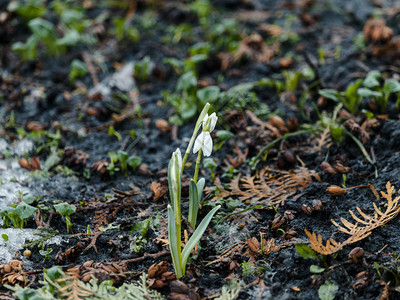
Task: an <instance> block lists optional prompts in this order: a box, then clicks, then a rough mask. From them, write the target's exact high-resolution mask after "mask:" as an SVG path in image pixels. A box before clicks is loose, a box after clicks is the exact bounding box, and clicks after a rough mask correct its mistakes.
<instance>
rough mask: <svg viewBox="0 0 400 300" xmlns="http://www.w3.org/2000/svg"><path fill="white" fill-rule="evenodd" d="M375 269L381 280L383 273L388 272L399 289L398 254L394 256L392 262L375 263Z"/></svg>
mask: <svg viewBox="0 0 400 300" xmlns="http://www.w3.org/2000/svg"><path fill="white" fill-rule="evenodd" d="M374 268H375V270H376V272H377V273H378V275H379V278H382V273H383V271H386V272H387V273H388V274H390V277H392V278H393V280H394V285H395V286H396V287H397V286H399V285H400V258H399V256H398V255H397V253H394V254H393V257H391V259H390V261H388V262H385V263H383V264H379V263H375V264H374Z"/></svg>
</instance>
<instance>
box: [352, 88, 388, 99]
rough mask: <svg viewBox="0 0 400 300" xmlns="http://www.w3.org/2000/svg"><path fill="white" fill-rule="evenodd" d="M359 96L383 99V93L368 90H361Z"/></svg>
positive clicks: (358, 92)
mask: <svg viewBox="0 0 400 300" xmlns="http://www.w3.org/2000/svg"><path fill="white" fill-rule="evenodd" d="M357 94H358V95H359V96H361V97H363V98H379V97H382V93H381V92H377V91H373V90H370V89H366V88H359V89H358V91H357Z"/></svg>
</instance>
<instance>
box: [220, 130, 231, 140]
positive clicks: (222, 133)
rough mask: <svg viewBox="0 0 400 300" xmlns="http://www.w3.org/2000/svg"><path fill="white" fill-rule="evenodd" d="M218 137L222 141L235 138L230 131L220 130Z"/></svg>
mask: <svg viewBox="0 0 400 300" xmlns="http://www.w3.org/2000/svg"><path fill="white" fill-rule="evenodd" d="M216 136H217V138H218V139H221V140H222V141H227V140H230V139H232V138H234V137H235V135H234V134H233V133H232V132H230V131H228V130H218V131H217V134H216Z"/></svg>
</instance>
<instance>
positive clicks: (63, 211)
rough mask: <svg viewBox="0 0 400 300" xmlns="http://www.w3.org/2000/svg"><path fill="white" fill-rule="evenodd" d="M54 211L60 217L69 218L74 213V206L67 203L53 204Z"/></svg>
mask: <svg viewBox="0 0 400 300" xmlns="http://www.w3.org/2000/svg"><path fill="white" fill-rule="evenodd" d="M54 209H55V210H56V212H58V213H59V214H60V215H62V216H69V215H72V214H73V213H75V212H76V206H74V205H71V204H68V203H59V204H55V205H54Z"/></svg>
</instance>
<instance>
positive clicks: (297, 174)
mask: <svg viewBox="0 0 400 300" xmlns="http://www.w3.org/2000/svg"><path fill="white" fill-rule="evenodd" d="M313 178H315V179H317V180H318V181H319V180H320V179H319V176H318V173H317V172H315V171H313V170H308V169H307V168H303V167H301V168H298V169H296V170H294V171H282V170H274V169H271V168H269V167H265V168H264V169H262V170H261V171H259V172H258V173H257V174H256V175H255V176H250V175H246V176H245V177H243V178H241V177H240V175H239V176H237V177H236V178H234V179H233V180H232V181H231V182H230V183H229V184H228V190H224V189H221V190H220V193H219V194H218V195H215V197H213V198H212V199H211V200H218V199H221V198H226V197H232V196H237V197H239V200H241V201H246V200H250V201H251V202H252V204H271V205H274V206H275V205H278V206H279V205H281V206H282V205H283V204H284V203H285V200H286V199H288V198H289V197H290V196H292V195H294V194H295V193H296V191H297V190H298V189H301V190H302V189H305V188H306V187H307V186H308V185H309V184H310V183H311V182H312V181H313ZM208 192H210V190H208Z"/></svg>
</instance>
